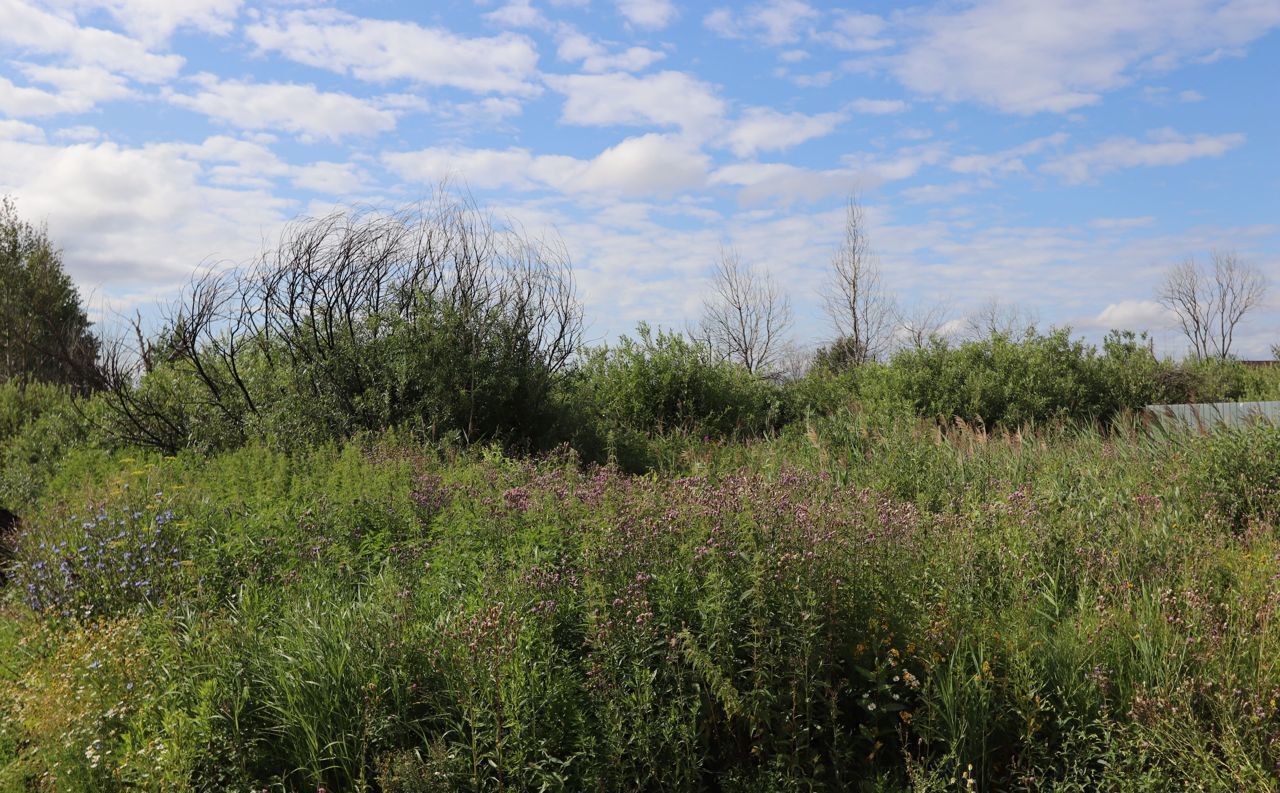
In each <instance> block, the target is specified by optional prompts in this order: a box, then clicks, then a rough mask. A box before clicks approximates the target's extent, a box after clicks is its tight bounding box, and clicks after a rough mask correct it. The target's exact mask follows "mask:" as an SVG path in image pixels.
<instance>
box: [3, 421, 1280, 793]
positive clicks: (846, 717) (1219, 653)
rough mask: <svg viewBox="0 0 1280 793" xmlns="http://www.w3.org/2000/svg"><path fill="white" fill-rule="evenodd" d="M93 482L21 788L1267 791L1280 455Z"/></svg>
mask: <svg viewBox="0 0 1280 793" xmlns="http://www.w3.org/2000/svg"><path fill="white" fill-rule="evenodd" d="M671 448H672V449H678V452H673V453H671V454H669V455H667V456H665V457H663V456H662V455H658V457H659V458H660V459H663V460H664V462H663V470H661V471H659V472H655V473H653V474H650V475H646V476H627V475H623V474H621V473H619V472H617V471H616V470H613V469H610V468H607V467H606V468H584V467H582V466H579V465H577V464H576V463H575V461H574V460H572V459H567V458H564V459H561V458H549V459H545V460H541V461H538V462H529V461H518V460H512V459H507V458H504V457H503V456H502V455H501V454H498V453H496V452H490V453H482V452H470V453H466V454H451V453H445V452H440V451H436V450H427V449H424V448H422V447H420V446H415V445H413V444H411V443H408V442H403V441H400V440H397V439H396V438H395V437H394V436H391V435H386V436H379V437H373V438H365V439H362V440H359V441H354V442H351V443H348V444H345V445H341V446H329V447H321V448H315V449H312V450H310V451H308V452H306V453H295V454H289V455H286V454H283V453H280V452H276V451H272V450H270V449H267V448H262V447H255V446H250V447H247V448H243V449H240V450H237V451H233V452H228V453H224V454H221V455H217V456H212V457H202V456H196V455H191V456H179V457H177V458H161V457H158V456H154V455H147V454H143V453H133V454H104V453H101V452H96V453H88V452H85V453H80V452H73V453H72V456H71V458H69V459H68V460H67V461H66V463H65V465H64V466H63V471H62V473H61V474H60V475H59V478H58V480H57V481H56V482H55V483H54V485H53V486H52V487H51V488H50V489H49V491H48V492H47V493H46V494H45V495H44V496H43V497H42V498H41V500H40V502H39V503H38V504H32V505H28V506H27V507H26V508H25V509H24V518H25V521H24V524H23V534H22V535H21V536H20V538H19V541H18V547H17V558H16V562H15V563H14V564H13V565H12V567H11V569H10V571H9V573H10V583H9V584H8V585H7V586H6V587H5V588H4V590H3V594H2V595H0V790H3V791H8V790H12V791H20V790H56V791H99V790H111V789H126V788H128V789H142V790H187V789H198V790H210V791H213V790H218V791H221V790H244V791H248V790H261V789H263V788H266V789H270V790H306V791H314V790H317V789H318V788H324V789H326V790H327V791H331V792H334V791H348V790H355V791H359V790H383V791H426V790H587V789H590V790H658V789H705V790H779V789H806V790H810V789H830V790H845V789H855V790H856V789H863V790H969V789H983V790H987V789H990V790H1018V789H1022V790H1063V791H1067V790H1100V789H1101V790H1133V791H1139V790H1150V791H1166V790H1171V789H1184V788H1186V789H1196V790H1224V791H1225V790H1232V791H1235V790H1272V789H1277V788H1278V787H1280V714H1278V711H1277V706H1278V703H1277V698H1278V697H1280V628H1278V627H1277V625H1276V624H1275V622H1274V620H1273V616H1274V613H1275V610H1276V607H1277V601H1278V600H1280V587H1277V583H1276V581H1277V576H1278V575H1280V538H1278V537H1277V535H1276V532H1275V530H1274V526H1275V525H1276V519H1277V515H1278V514H1280V511H1278V507H1280V497H1278V496H1277V483H1278V482H1280V432H1278V431H1276V430H1273V429H1265V428H1256V429H1252V430H1247V431H1241V432H1236V433H1227V434H1223V435H1219V436H1215V437H1211V438H1194V437H1152V436H1149V435H1146V434H1143V433H1140V432H1136V431H1128V432H1126V431H1119V430H1116V431H1110V432H1106V433H1103V432H1101V431H1099V430H1098V429H1096V428H1095V429H1088V428H1086V429H1070V428H1046V429H1044V430H1041V431H1037V432H1027V433H1025V434H1006V435H1001V436H990V435H987V434H985V433H981V432H975V431H970V430H966V429H964V428H960V429H957V430H954V431H949V432H943V431H940V430H938V429H937V428H936V427H935V426H934V425H932V424H926V423H919V424H917V423H914V422H912V423H903V422H898V423H892V422H881V423H877V422H875V421H873V420H871V419H869V418H867V417H865V416H861V415H858V414H846V415H841V416H836V417H832V418H827V419H823V420H820V421H813V422H808V423H804V424H801V425H798V426H796V427H794V428H792V429H791V430H789V431H788V432H787V433H785V434H783V435H782V436H781V437H777V438H774V439H772V440H768V441H760V442H756V443H751V444H733V445H715V444H697V443H682V444H672V446H671Z"/></svg>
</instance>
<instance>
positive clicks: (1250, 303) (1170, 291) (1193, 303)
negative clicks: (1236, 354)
mask: <svg viewBox="0 0 1280 793" xmlns="http://www.w3.org/2000/svg"><path fill="white" fill-rule="evenodd" d="M1266 292H1267V280H1266V278H1265V277H1264V276H1263V275H1262V273H1261V272H1259V271H1258V269H1257V268H1255V267H1251V266H1250V265H1248V264H1245V263H1244V262H1242V261H1240V259H1239V257H1237V256H1236V254H1235V253H1233V252H1223V251H1216V250H1215V251H1213V252H1212V254H1210V257H1209V268H1208V269H1206V268H1204V267H1203V266H1201V265H1200V263H1199V262H1197V261H1196V260H1195V258H1194V257H1188V258H1187V259H1186V260H1185V261H1183V262H1182V263H1181V264H1176V265H1174V266H1173V267H1171V268H1170V269H1169V272H1168V273H1167V274H1166V275H1165V280H1164V284H1163V285H1162V286H1161V288H1160V292H1159V294H1158V295H1157V297H1158V298H1159V300H1160V303H1161V304H1163V305H1164V306H1165V307H1166V308H1168V309H1169V310H1170V311H1172V312H1173V314H1174V316H1176V317H1177V319H1178V326H1179V328H1181V330H1182V333H1183V335H1185V336H1186V337H1187V341H1188V342H1190V344H1191V354H1192V355H1194V356H1195V357H1196V358H1198V359H1201V360H1203V359H1206V358H1210V357H1213V358H1227V357H1228V356H1229V355H1230V354H1231V345H1232V343H1233V342H1234V341H1235V333H1236V328H1237V327H1238V326H1239V325H1240V321H1241V320H1242V319H1244V316H1245V314H1247V313H1249V311H1250V310H1251V309H1252V308H1253V307H1254V306H1256V305H1258V303H1260V302H1262V298H1263V297H1264V296H1265V295H1266Z"/></svg>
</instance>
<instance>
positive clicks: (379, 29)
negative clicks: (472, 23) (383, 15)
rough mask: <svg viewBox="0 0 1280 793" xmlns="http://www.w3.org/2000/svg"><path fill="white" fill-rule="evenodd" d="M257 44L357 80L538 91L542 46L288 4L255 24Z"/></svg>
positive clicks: (250, 31) (514, 37) (518, 38)
mask: <svg viewBox="0 0 1280 793" xmlns="http://www.w3.org/2000/svg"><path fill="white" fill-rule="evenodd" d="M245 34H246V36H247V37H248V38H249V40H250V41H251V42H253V43H254V44H255V45H256V46H257V47H258V48H259V49H261V50H264V51H269V52H279V53H280V54H282V55H284V56H285V57H287V58H290V59H291V60H294V61H297V62H299V63H303V64H306V65H308V66H314V67H316V68H319V69H328V70H330V71H334V72H337V73H339V74H351V75H353V76H355V77H356V78H358V79H361V80H367V81H373V82H383V81H388V80H406V81H410V82H414V83H420V84H422V85H431V86H447V87H451V88H459V89H462V90H466V91H474V92H477V93H502V94H534V93H537V91H538V87H537V85H536V84H535V83H534V82H533V79H534V77H535V76H536V74H537V66H538V51H537V49H536V48H535V46H534V44H533V42H532V41H531V40H530V39H529V38H528V37H526V36H522V35H519V34H515V33H509V32H504V33H501V34H499V35H497V36H482V37H466V36H460V35H458V34H456V33H452V32H450V31H448V30H445V29H443V28H438V27H424V26H422V25H419V24H416V23H413V22H400V21H388V20H380V19H364V18H361V17H356V16H352V15H350V14H344V13H341V12H337V11H324V10H322V11H291V12H288V13H285V14H281V15H278V16H272V17H269V18H267V19H266V20H264V21H262V22H259V23H257V24H254V25H250V26H249V27H248V28H247V29H246V31H245Z"/></svg>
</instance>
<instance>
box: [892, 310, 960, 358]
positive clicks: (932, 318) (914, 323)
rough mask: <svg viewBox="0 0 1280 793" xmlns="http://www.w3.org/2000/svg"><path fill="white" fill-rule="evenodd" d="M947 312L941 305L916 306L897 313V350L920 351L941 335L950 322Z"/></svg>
mask: <svg viewBox="0 0 1280 793" xmlns="http://www.w3.org/2000/svg"><path fill="white" fill-rule="evenodd" d="M948 313H949V310H948V308H947V306H946V305H945V304H943V303H931V304H924V303H919V304H916V305H915V306H914V307H913V308H911V309H909V310H905V311H899V312H898V313H897V325H898V327H897V334H896V335H897V341H898V348H899V349H908V350H920V349H923V348H924V347H925V346H926V345H928V344H929V342H930V341H931V340H933V339H934V338H938V337H940V336H942V335H943V328H944V327H946V325H947V323H948V322H949V321H950V320H949V319H948V318H947V314H948Z"/></svg>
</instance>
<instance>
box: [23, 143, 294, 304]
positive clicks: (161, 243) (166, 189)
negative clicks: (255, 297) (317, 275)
mask: <svg viewBox="0 0 1280 793" xmlns="http://www.w3.org/2000/svg"><path fill="white" fill-rule="evenodd" d="M213 148H216V147H215V146H211V147H210V150H209V151H205V152H203V154H202V153H201V152H200V151H199V150H198V149H199V147H194V148H193V147H191V146H188V145H170V144H153V145H147V146H142V147H126V146H121V145H118V144H116V143H112V142H104V143H96V144H84V143H82V144H75V145H71V146H57V145H46V144H41V143H38V142H37V143H25V142H15V141H0V162H4V163H5V167H4V168H3V169H0V192H3V193H12V194H13V195H14V196H15V197H16V198H17V200H18V203H19V206H20V207H21V210H22V212H23V214H24V215H26V216H29V217H34V218H42V219H47V220H48V223H49V233H50V235H51V236H52V237H53V239H55V240H57V241H58V244H59V245H60V246H62V248H63V249H64V259H65V261H66V265H67V269H68V271H69V272H70V274H71V275H72V276H73V277H74V278H75V280H76V281H77V283H79V284H81V285H82V286H87V287H89V288H91V289H93V288H95V287H98V286H101V285H106V286H109V287H110V288H112V289H114V290H128V289H132V288H139V287H141V286H144V285H145V286H167V287H168V288H170V289H172V288H176V286H177V285H178V284H180V283H182V282H183V281H185V280H186V279H187V278H188V277H189V276H190V273H191V271H192V269H193V268H195V267H197V266H198V265H200V263H201V262H204V261H212V260H219V259H224V258H230V259H235V260H242V259H245V258H247V257H249V256H251V255H252V254H253V253H255V252H256V251H258V250H259V248H260V245H261V240H262V239H263V235H264V234H267V233H269V232H274V229H275V228H276V227H277V226H278V225H279V223H281V222H282V221H283V218H284V214H285V212H286V210H287V207H288V204H287V202H285V201H283V200H282V199H280V198H277V197H275V196H273V195H272V194H271V193H270V192H268V191H266V190H263V189H232V188H229V187H219V186H213V185H210V184H209V183H208V181H207V176H208V172H207V167H208V164H209V159H208V158H209V157H211V156H212V149H213Z"/></svg>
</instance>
